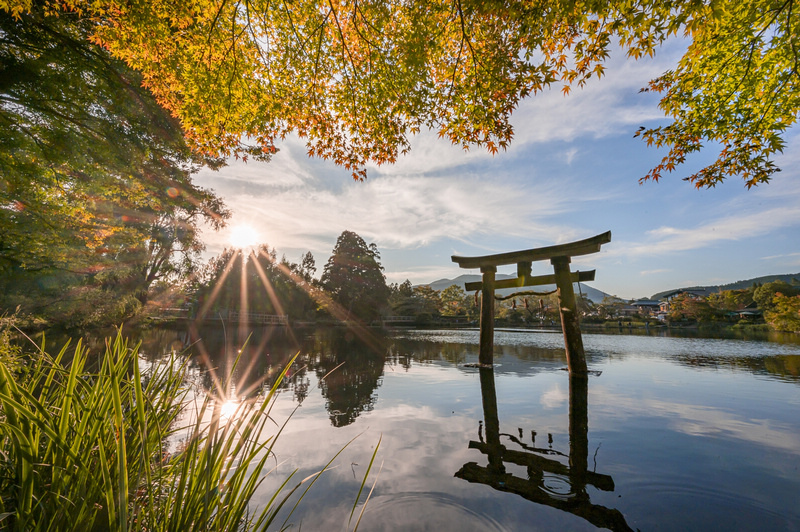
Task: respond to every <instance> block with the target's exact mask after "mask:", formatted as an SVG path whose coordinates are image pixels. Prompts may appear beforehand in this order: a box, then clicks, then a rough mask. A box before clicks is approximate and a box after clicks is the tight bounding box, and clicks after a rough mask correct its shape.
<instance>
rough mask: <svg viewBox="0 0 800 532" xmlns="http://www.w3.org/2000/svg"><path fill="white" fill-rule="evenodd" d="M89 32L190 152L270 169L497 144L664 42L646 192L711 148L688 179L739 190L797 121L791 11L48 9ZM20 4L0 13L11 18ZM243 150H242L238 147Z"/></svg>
mask: <svg viewBox="0 0 800 532" xmlns="http://www.w3.org/2000/svg"><path fill="white" fill-rule="evenodd" d="M47 5H48V7H49V9H51V10H53V11H62V12H63V11H70V10H72V11H74V12H77V13H80V15H81V16H82V17H83V18H85V19H86V20H88V21H90V22H91V23H92V24H93V25H94V26H93V35H92V39H93V41H94V42H96V43H98V44H101V45H102V46H104V47H106V48H107V49H108V50H110V51H111V53H112V54H113V55H114V56H115V57H117V58H121V59H123V60H125V61H126V62H127V63H128V64H129V65H130V66H132V67H133V68H134V69H136V70H138V71H139V72H141V73H142V76H143V80H144V83H145V84H146V86H147V87H148V88H149V89H150V90H152V91H153V93H154V94H155V95H156V97H157V99H158V101H159V102H160V103H161V104H162V105H164V106H165V107H166V108H167V109H169V110H170V111H171V112H172V113H173V114H174V115H175V116H177V117H178V118H179V119H180V120H181V123H182V124H184V126H185V127H186V131H187V135H188V138H189V140H190V142H191V143H192V145H193V146H194V147H195V149H197V150H199V151H200V152H203V153H213V154H215V155H216V154H224V155H230V154H236V155H242V156H244V157H247V156H259V157H260V156H267V157H268V156H269V154H271V153H273V152H274V151H275V142H276V140H278V139H280V138H283V137H284V136H285V135H287V134H288V133H289V132H296V133H297V134H298V135H300V136H301V137H303V138H305V139H307V147H308V152H309V154H310V155H313V156H319V157H324V158H330V159H332V160H334V161H335V162H336V163H337V164H341V165H343V166H345V167H347V168H349V169H351V170H352V171H353V174H354V176H355V177H357V178H363V177H364V176H365V175H366V174H365V171H364V165H365V164H366V163H367V162H375V163H378V164H383V163H388V162H393V161H394V160H395V159H396V157H397V155H398V153H405V152H406V151H407V150H408V148H409V140H408V139H409V136H410V135H412V134H414V133H416V132H418V131H420V130H421V129H422V128H433V129H437V130H438V131H439V134H440V136H442V137H445V138H448V139H450V140H451V141H452V142H453V143H454V144H459V145H462V146H464V147H465V148H466V147H467V146H470V145H479V146H484V147H486V148H487V149H488V150H490V151H492V152H496V151H497V150H499V149H504V148H505V147H506V146H507V145H508V143H509V142H510V140H511V139H512V137H513V128H512V126H511V124H510V121H509V118H510V116H511V113H512V112H513V110H514V109H515V108H516V107H517V106H518V105H519V103H520V101H521V100H522V99H523V98H525V97H528V96H530V95H533V94H536V93H538V92H541V91H542V90H544V89H546V88H548V87H551V86H552V85H554V84H562V86H563V90H564V91H565V92H569V90H570V87H573V86H581V85H583V84H584V83H585V82H586V81H587V80H588V79H589V78H591V77H592V76H598V77H599V76H601V75H602V73H603V61H604V60H605V59H606V58H607V57H608V55H609V53H610V50H611V47H612V46H613V43H614V41H617V42H618V43H619V45H620V47H621V48H622V49H623V50H624V51H626V52H627V54H628V56H630V57H631V58H633V59H638V58H640V57H643V56H652V55H654V54H655V52H656V50H657V48H658V46H659V45H660V44H661V43H663V42H664V41H665V40H666V39H668V38H670V37H672V36H676V35H679V36H683V37H684V38H685V39H686V41H687V43H688V48H687V51H686V53H685V54H684V56H683V57H682V59H681V60H680V61H679V62H678V64H677V65H676V67H675V68H674V69H671V70H669V71H667V72H665V73H664V74H662V75H661V76H659V77H657V78H656V79H654V80H652V82H651V83H650V84H649V85H648V87H646V88H645V89H644V90H649V91H655V92H658V93H660V94H661V95H662V99H661V102H660V107H661V109H662V110H663V111H664V113H665V115H666V116H667V117H668V118H669V119H670V123H669V125H665V126H660V127H655V128H645V127H642V128H641V129H640V131H639V133H637V135H638V136H640V137H642V138H643V139H644V140H645V141H646V142H647V143H648V144H653V145H655V146H662V147H666V148H668V152H667V154H666V155H665V156H664V157H663V158H662V160H661V162H660V163H659V164H658V165H656V166H655V167H654V168H653V169H652V170H651V171H650V172H649V173H648V174H647V175H646V176H645V177H644V178H643V179H644V180H647V179H653V180H658V179H660V178H661V177H663V175H664V174H665V173H667V172H672V171H673V170H674V169H675V168H676V167H677V166H679V165H680V164H681V163H683V162H684V161H685V160H686V157H687V155H689V154H691V153H693V152H696V151H698V150H700V149H701V148H703V146H704V144H713V145H719V146H721V149H720V151H719V154H718V157H717V159H716V161H714V162H713V163H712V164H710V165H709V166H707V167H705V168H703V169H702V170H700V171H699V172H696V173H694V174H692V175H691V176H689V177H688V178H687V179H688V180H690V181H692V182H693V183H694V184H695V185H696V186H698V187H709V186H714V185H715V184H717V183H718V182H720V181H721V180H722V179H724V178H725V177H726V176H729V175H738V176H741V177H742V178H743V179H744V181H745V183H746V185H747V186H748V187H750V186H753V185H756V184H759V183H764V182H767V181H768V180H769V179H770V177H771V176H772V175H773V174H774V173H775V172H776V171H778V168H777V167H776V166H775V164H774V161H773V160H772V159H773V157H774V155H775V154H776V153H779V152H781V151H782V150H783V148H784V146H785V141H784V133H785V131H786V130H787V128H789V127H790V126H791V125H793V124H794V123H795V121H796V120H797V115H798V109H800V90H798V88H800V87H798V85H799V84H800V75H799V74H798V71H797V67H796V65H797V64H798V59H799V56H798V50H799V49H800V48H799V47H798V43H797V35H800V10H798V9H796V8H795V7H796V6H794V2H793V0H755V1H750V2H740V1H739V0H715V1H712V2H703V1H699V0H670V1H666V2H665V1H662V0H637V1H635V2H598V1H596V0H578V1H574V2H529V1H524V0H511V1H508V2H502V3H500V2H484V1H480V0H459V1H455V2H453V1H450V0H433V1H429V0H426V1H410V2H384V1H383V0H362V1H359V2H347V1H333V2H323V1H321V0H309V1H307V2H270V1H269V0H249V1H248V2H244V3H242V2H211V1H210V0H189V1H186V2H168V1H166V0H153V1H149V2H134V3H131V2H122V1H119V0H98V1H95V2H92V3H90V4H86V3H85V2H79V1H78V0H63V1H59V2H56V1H55V0H53V1H52V2H49V3H48V4H47ZM30 6H31V2H30V0H5V1H4V2H2V3H0V7H2V8H4V9H6V10H8V11H9V12H11V13H13V14H15V15H16V16H19V15H21V14H24V13H26V12H28V11H29V10H30V9H31V7H30ZM242 139H251V140H252V142H253V144H250V145H247V144H244V143H243V142H242Z"/></svg>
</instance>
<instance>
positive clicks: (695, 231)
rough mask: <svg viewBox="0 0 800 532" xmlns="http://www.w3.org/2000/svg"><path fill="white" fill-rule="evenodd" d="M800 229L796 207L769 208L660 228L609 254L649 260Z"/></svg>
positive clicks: (622, 244) (799, 213)
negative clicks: (655, 256)
mask: <svg viewBox="0 0 800 532" xmlns="http://www.w3.org/2000/svg"><path fill="white" fill-rule="evenodd" d="M795 225H800V209H798V208H797V206H796V205H781V206H775V207H768V208H766V209H764V210H760V211H755V210H754V211H752V212H749V213H741V214H731V215H728V216H723V217H720V218H717V219H714V220H710V221H707V222H705V223H703V224H701V225H698V226H696V227H691V228H679V227H674V226H662V227H659V228H656V229H651V230H649V231H647V232H646V233H645V235H646V239H645V241H640V242H622V243H619V244H618V245H617V246H615V247H614V249H613V251H611V252H610V254H613V255H623V256H652V255H659V254H667V253H673V252H676V251H689V250H693V249H698V248H703V247H707V246H711V245H713V244H715V243H717V242H720V241H738V240H744V239H747V238H753V237H757V236H761V235H766V234H769V233H771V232H773V231H776V230H778V229H784V228H787V227H793V226H795Z"/></svg>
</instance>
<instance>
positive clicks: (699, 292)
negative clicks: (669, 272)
mask: <svg viewBox="0 0 800 532" xmlns="http://www.w3.org/2000/svg"><path fill="white" fill-rule="evenodd" d="M684 294H685V295H686V296H688V297H692V298H694V299H705V298H707V297H708V296H709V295H711V291H709V290H707V289H705V288H697V289H691V288H687V289H681V290H673V291H672V292H668V293H666V294H663V295H662V296H661V299H662V300H666V301H668V302H669V301H672V300H673V299H675V298H676V297H678V296H680V295H684Z"/></svg>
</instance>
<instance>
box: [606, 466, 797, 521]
mask: <svg viewBox="0 0 800 532" xmlns="http://www.w3.org/2000/svg"><path fill="white" fill-rule="evenodd" d="M673 480H675V482H672V481H670V480H666V479H662V480H661V481H659V480H655V481H654V480H649V481H648V480H645V479H642V480H640V481H637V482H631V483H628V484H627V485H626V486H625V487H624V488H622V489H621V490H620V491H623V492H627V493H628V495H621V496H622V497H623V499H626V500H627V501H628V504H629V505H631V506H628V511H629V512H630V513H631V514H633V515H647V516H648V518H647V519H646V520H645V521H639V522H637V523H635V524H636V525H637V526H640V527H642V530H644V529H650V530H677V529H681V530H712V529H713V530H775V531H779V530H797V528H796V524H797V523H798V521H797V519H798V515H793V513H792V512H787V513H781V512H776V511H775V510H774V509H773V508H770V507H768V501H759V500H758V499H757V498H754V497H751V496H747V495H745V494H743V493H741V492H739V491H736V490H735V486H731V488H732V489H731V490H724V489H715V488H714V487H711V486H704V485H700V484H698V483H696V482H693V481H691V480H689V479H683V481H682V482H678V481H677V479H673ZM654 509H660V510H659V511H653V510H654ZM648 521H649V522H648Z"/></svg>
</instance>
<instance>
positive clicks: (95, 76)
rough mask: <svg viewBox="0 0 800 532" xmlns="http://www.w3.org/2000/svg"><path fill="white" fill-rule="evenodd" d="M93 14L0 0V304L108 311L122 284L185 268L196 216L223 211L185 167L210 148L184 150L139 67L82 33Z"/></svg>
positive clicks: (176, 127) (215, 218)
mask: <svg viewBox="0 0 800 532" xmlns="http://www.w3.org/2000/svg"><path fill="white" fill-rule="evenodd" d="M92 27H93V26H92V23H91V21H89V20H86V19H82V18H81V17H78V16H77V15H75V14H62V15H60V16H58V17H53V16H47V15H46V14H45V10H43V9H41V8H37V9H35V10H33V11H31V12H28V13H25V14H22V15H21V16H20V17H18V18H13V17H12V16H11V15H9V14H8V13H7V12H5V11H3V10H0V72H2V75H0V142H2V145H3V150H2V152H0V285H2V286H3V288H4V290H3V296H4V297H3V298H2V301H1V302H0V305H2V306H4V307H6V308H8V307H14V306H16V305H17V304H22V305H23V308H24V309H25V310H26V311H34V312H39V311H42V312H45V313H47V314H50V315H51V316H53V315H54V314H58V313H60V314H62V315H64V316H65V317H67V318H69V319H70V320H74V319H75V314H76V312H75V310H76V309H79V310H78V312H77V314H81V313H83V312H89V313H90V314H91V315H97V314H98V313H99V315H107V316H109V317H111V318H110V319H114V320H117V319H121V318H123V317H125V315H126V314H129V313H130V312H129V311H130V310H133V308H134V307H135V304H134V305H133V306H131V305H129V304H128V303H127V302H126V301H127V296H128V295H130V294H132V293H135V294H136V295H137V298H138V301H139V302H140V303H141V302H145V301H146V299H147V292H148V288H149V287H150V286H151V285H152V283H153V282H155V281H157V280H159V279H164V278H166V277H168V276H169V275H171V274H186V273H188V271H189V270H191V269H192V268H193V266H194V265H195V264H196V262H197V259H198V256H199V252H200V251H201V250H202V249H203V245H202V242H201V241H200V240H199V235H198V224H199V223H200V222H201V221H205V222H207V223H208V224H209V225H211V226H212V227H215V228H217V227H219V226H220V225H222V224H223V223H224V220H225V218H226V217H227V216H228V215H229V214H228V212H227V211H226V210H225V208H224V205H223V204H222V202H221V201H220V199H219V198H218V197H217V196H216V195H215V194H214V193H213V192H211V191H208V190H205V189H201V188H199V187H196V186H195V185H194V184H193V183H192V181H191V174H192V172H194V171H195V170H196V169H197V168H198V167H199V165H200V164H205V163H208V164H210V165H212V166H214V167H216V166H217V165H218V164H219V161H215V160H211V159H202V160H201V159H199V158H196V157H195V156H193V155H192V154H191V152H190V150H189V147H188V145H187V144H186V140H185V138H184V135H183V130H182V129H181V127H180V124H179V123H178V122H177V121H176V120H175V119H174V118H172V117H171V116H170V115H169V114H168V113H167V112H166V111H165V110H164V109H163V108H162V107H161V106H160V105H159V104H158V103H157V102H156V101H155V99H154V98H153V97H152V95H151V94H150V93H149V92H148V91H147V90H145V89H144V88H142V86H141V81H142V80H141V76H140V75H139V74H138V73H136V72H135V71H133V70H131V69H130V68H128V67H127V66H126V65H125V64H124V63H122V62H121V61H119V60H115V59H114V58H112V57H111V55H110V54H109V53H108V52H106V51H105V50H103V49H102V48H99V47H97V46H94V45H92V44H91V43H90V42H88V37H89V35H90V34H91V31H92ZM43 280H46V282H44V283H42V282H41V281H43ZM67 299H72V300H74V301H72V304H71V305H68V304H67V302H66V300H67ZM103 300H105V304H103V303H102V302H103ZM117 301H119V302H122V306H123V307H125V308H126V309H127V310H124V311H122V312H121V314H118V313H117V312H116V311H112V310H109V308H108V307H109V305H113V304H115V302H117ZM65 305H66V306H65ZM59 308H60V310H57V309H59ZM56 310H57V312H56ZM79 321H80V320H79ZM117 323H118V321H117Z"/></svg>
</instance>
